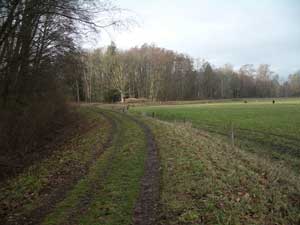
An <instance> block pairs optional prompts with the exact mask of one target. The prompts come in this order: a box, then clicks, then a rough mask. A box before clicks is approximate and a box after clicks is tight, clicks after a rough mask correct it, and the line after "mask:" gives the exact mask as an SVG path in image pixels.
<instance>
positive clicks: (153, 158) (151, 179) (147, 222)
mask: <svg viewBox="0 0 300 225" xmlns="http://www.w3.org/2000/svg"><path fill="white" fill-rule="evenodd" d="M104 114H105V113H104ZM120 115H122V116H124V117H126V118H127V119H128V120H131V121H133V122H135V123H136V124H137V125H138V126H139V127H140V128H141V129H142V130H143V132H144V134H145V137H146V146H147V149H146V159H145V171H144V176H143V178H142V180H141V188H140V194H139V197H138V199H137V202H136V205H135V208H134V215H133V224H134V225H154V224H156V223H155V222H156V218H157V217H156V214H157V211H156V209H157V205H158V201H159V159H158V152H157V148H156V145H155V141H154V137H153V134H152V132H151V130H150V128H149V127H148V126H147V125H146V124H144V123H143V122H141V121H140V120H138V119H136V118H134V117H132V116H129V115H127V114H123V113H122V114H120ZM111 119H112V118H111ZM114 119H115V120H116V122H117V123H118V122H120V121H119V120H118V119H117V118H114ZM116 127H118V128H117V129H116V136H115V138H116V142H115V143H116V147H115V150H114V152H113V153H112V155H111V157H112V158H113V157H114V155H115V154H117V153H118V150H119V149H120V148H122V146H118V143H119V142H118V140H117V139H118V136H119V135H120V134H119V132H121V131H118V129H120V128H119V126H118V125H116ZM109 161H112V159H111V160H109ZM110 167H111V166H110V165H108V167H107V168H106V169H105V170H104V171H103V172H102V173H101V174H99V180H98V181H96V182H94V183H92V184H91V186H90V191H89V192H88V194H87V195H86V196H84V198H82V199H81V200H80V202H79V204H78V205H77V206H76V208H75V209H74V210H72V212H71V214H70V215H69V217H68V220H67V221H68V224H69V225H76V224H79V223H78V218H79V217H78V214H81V215H83V214H84V213H85V212H86V209H87V208H88V205H89V204H90V202H91V201H92V200H93V193H94V192H95V191H94V190H97V188H99V187H101V183H102V182H103V180H105V179H106V177H107V176H108V175H109V171H110Z"/></svg>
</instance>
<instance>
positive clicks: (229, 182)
mask: <svg viewBox="0 0 300 225" xmlns="http://www.w3.org/2000/svg"><path fill="white" fill-rule="evenodd" d="M145 120H147V121H148V123H149V124H150V125H151V127H152V129H153V132H154V134H155V138H156V141H157V144H158V147H159V151H160V157H161V163H162V165H161V166H162V181H161V182H162V188H161V208H162V210H161V212H162V213H161V216H160V223H161V224H172V225H173V224H214V225H216V224H232V225H238V224H266V225H268V224H299V223H300V195H299V193H300V182H299V176H298V175H296V174H294V173H293V172H292V171H290V170H289V169H287V168H286V167H285V166H284V165H283V164H280V163H278V162H273V161H270V160H268V159H264V158H261V157H258V156H257V155H256V154H252V153H249V152H245V151H242V150H240V149H238V148H232V147H231V146H230V145H228V144H226V142H224V141H223V140H222V138H219V137H216V136H213V135H210V134H209V133H206V132H202V131H199V130H197V129H194V128H191V126H182V125H178V124H170V123H166V122H159V121H155V120H151V119H149V118H145Z"/></svg>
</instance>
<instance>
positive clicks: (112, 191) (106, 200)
mask: <svg viewBox="0 0 300 225" xmlns="http://www.w3.org/2000/svg"><path fill="white" fill-rule="evenodd" d="M110 114H111V116H113V117H115V118H116V120H117V121H118V124H119V126H118V132H119V134H118V135H117V136H116V138H115V139H114V141H113V146H112V147H111V148H109V149H107V151H105V153H104V154H103V155H102V156H101V157H100V158H99V159H98V160H97V162H96V164H95V166H93V167H92V168H91V170H90V173H89V174H88V176H87V177H86V178H84V179H82V180H81V181H80V182H79V183H78V184H77V185H76V186H75V187H74V189H73V190H72V191H71V192H70V193H69V195H68V197H67V198H66V199H65V200H64V201H63V202H61V203H60V204H58V206H57V208H56V209H55V211H54V212H53V213H52V214H51V215H49V216H48V217H47V218H46V220H45V221H44V224H93V225H97V224H107V225H110V224H111V225H112V224H115V225H117V224H122V225H126V224H131V222H132V213H133V208H134V204H135V201H136V199H137V197H138V194H139V188H140V179H141V177H142V175H143V170H144V158H145V149H146V142H145V134H144V132H143V130H142V129H141V128H140V127H139V126H138V125H137V124H136V123H135V122H133V121H131V120H128V118H126V117H123V116H122V115H121V114H118V113H112V112H110ZM91 192H92V194H91ZM82 201H86V202H85V203H84V205H85V206H84V207H83V208H80V207H79V206H80V205H81V204H82ZM80 202H81V203H80ZM74 210H75V211H78V210H79V211H78V212H77V213H74ZM70 215H73V216H74V217H75V218H70ZM70 219H71V220H72V222H71V223H70Z"/></svg>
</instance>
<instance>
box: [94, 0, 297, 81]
mask: <svg viewBox="0 0 300 225" xmlns="http://www.w3.org/2000/svg"><path fill="white" fill-rule="evenodd" d="M115 2H116V4H117V5H119V6H120V7H122V8H127V9H130V10H132V11H133V12H134V13H135V14H136V15H137V19H138V22H139V26H136V27H133V28H131V30H130V31H126V32H111V35H112V39H113V40H114V41H115V42H116V44H117V46H118V47H120V48H123V49H127V48H130V47H134V46H140V45H142V44H143V43H149V44H151V43H154V44H156V45H157V46H159V47H164V48H167V49H172V50H175V51H177V52H180V53H186V54H189V55H190V56H192V57H193V58H201V59H206V60H208V61H209V62H211V63H212V64H214V65H216V66H220V65H223V64H225V63H230V64H232V65H234V66H235V67H236V68H237V67H239V66H241V65H243V64H254V65H258V64H261V63H267V64H271V65H272V69H273V70H274V71H276V72H277V73H278V74H279V75H280V76H281V77H282V78H284V77H286V76H287V75H288V74H289V73H292V72H294V71H296V70H299V69H300V0H149V1H142V0H117V1H115ZM109 43H110V39H109V38H108V36H107V35H104V34H103V35H102V37H101V39H98V41H97V43H95V44H93V46H94V47H97V46H98V47H100V46H103V45H107V44H109Z"/></svg>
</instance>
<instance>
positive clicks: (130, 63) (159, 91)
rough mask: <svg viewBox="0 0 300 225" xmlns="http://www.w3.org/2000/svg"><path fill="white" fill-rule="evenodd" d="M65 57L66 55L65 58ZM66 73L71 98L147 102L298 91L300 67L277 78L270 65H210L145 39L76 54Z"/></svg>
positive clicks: (270, 95) (266, 95) (266, 94)
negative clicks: (129, 45)
mask: <svg viewBox="0 0 300 225" xmlns="http://www.w3.org/2000/svg"><path fill="white" fill-rule="evenodd" d="M68 60H69V62H70V60H71V59H70V58H69V59H68ZM72 60H73V65H74V66H73V67H70V68H69V71H65V74H68V75H67V77H68V82H69V84H70V87H71V88H70V93H72V94H73V97H74V99H77V100H78V101H79V100H84V101H87V102H97V101H115V100H121V101H122V100H123V99H124V98H146V99H149V100H152V101H170V100H188V99H189V100H191V99H224V98H267V97H288V96H300V72H298V73H295V74H294V75H291V76H290V77H289V80H288V81H286V82H285V83H280V81H279V76H278V75H277V74H275V73H274V72H273V71H272V70H271V68H270V66H269V65H266V64H263V65H259V66H258V67H257V68H255V67H254V66H253V65H244V66H242V67H241V68H240V69H239V70H234V69H233V67H232V66H231V65H224V66H223V67H214V66H212V65H210V64H209V62H206V61H195V60H193V59H192V58H191V57H189V56H188V55H184V54H179V53H177V52H174V51H171V50H166V49H163V48H158V47H155V46H153V45H147V44H144V45H143V46H141V47H135V48H132V49H129V50H126V51H123V50H119V49H117V47H116V45H115V44H114V43H112V44H111V45H110V46H108V47H107V48H102V49H97V50H94V51H86V52H81V53H78V54H77V56H76V57H73V58H72Z"/></svg>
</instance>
